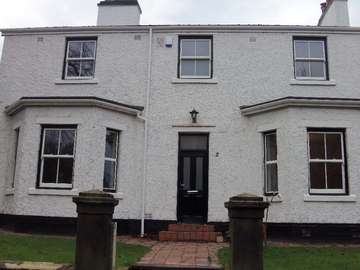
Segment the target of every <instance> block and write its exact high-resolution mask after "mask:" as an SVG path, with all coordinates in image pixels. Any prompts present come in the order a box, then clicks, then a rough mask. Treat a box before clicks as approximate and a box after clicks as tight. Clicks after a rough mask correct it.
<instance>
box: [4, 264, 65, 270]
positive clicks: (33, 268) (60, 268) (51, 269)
mask: <svg viewBox="0 0 360 270" xmlns="http://www.w3.org/2000/svg"><path fill="white" fill-rule="evenodd" d="M7 269H12V270H70V269H72V267H71V266H69V265H64V264H54V263H46V262H21V263H16V262H0V270H7Z"/></svg>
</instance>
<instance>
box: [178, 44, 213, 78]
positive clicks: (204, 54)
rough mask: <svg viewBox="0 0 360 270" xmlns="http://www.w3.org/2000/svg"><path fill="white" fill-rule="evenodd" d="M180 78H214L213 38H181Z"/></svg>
mask: <svg viewBox="0 0 360 270" xmlns="http://www.w3.org/2000/svg"><path fill="white" fill-rule="evenodd" d="M179 43H180V44H179V46H180V50H179V72H178V73H179V78H184V79H186V78H188V79H193V78H200V79H201V78H204V79H210V78H211V77H212V58H213V57H212V37H180V42H179Z"/></svg>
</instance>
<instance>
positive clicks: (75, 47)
mask: <svg viewBox="0 0 360 270" xmlns="http://www.w3.org/2000/svg"><path fill="white" fill-rule="evenodd" d="M80 55H81V42H74V41H69V53H68V57H69V58H80Z"/></svg>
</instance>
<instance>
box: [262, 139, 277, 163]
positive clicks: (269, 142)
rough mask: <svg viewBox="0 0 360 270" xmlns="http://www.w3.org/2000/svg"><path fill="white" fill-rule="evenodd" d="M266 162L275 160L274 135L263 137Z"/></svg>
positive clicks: (275, 146)
mask: <svg viewBox="0 0 360 270" xmlns="http://www.w3.org/2000/svg"><path fill="white" fill-rule="evenodd" d="M265 140H266V141H265V145H266V161H273V160H277V145H276V134H275V133H273V134H267V135H265Z"/></svg>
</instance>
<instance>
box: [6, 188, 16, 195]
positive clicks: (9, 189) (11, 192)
mask: <svg viewBox="0 0 360 270" xmlns="http://www.w3.org/2000/svg"><path fill="white" fill-rule="evenodd" d="M14 193H15V189H14V188H8V189H6V190H5V196H12V195H14Z"/></svg>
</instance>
